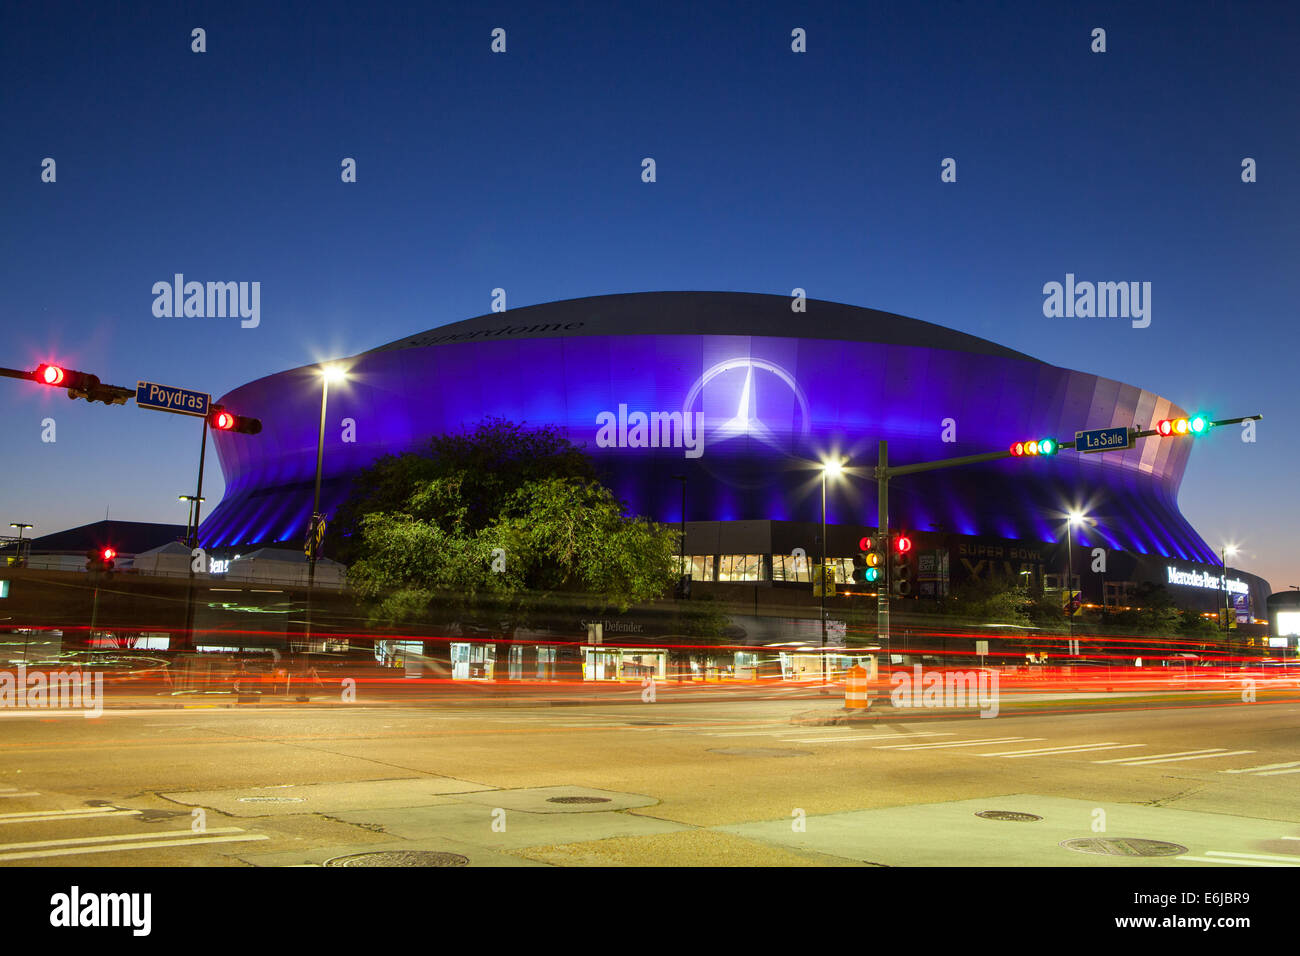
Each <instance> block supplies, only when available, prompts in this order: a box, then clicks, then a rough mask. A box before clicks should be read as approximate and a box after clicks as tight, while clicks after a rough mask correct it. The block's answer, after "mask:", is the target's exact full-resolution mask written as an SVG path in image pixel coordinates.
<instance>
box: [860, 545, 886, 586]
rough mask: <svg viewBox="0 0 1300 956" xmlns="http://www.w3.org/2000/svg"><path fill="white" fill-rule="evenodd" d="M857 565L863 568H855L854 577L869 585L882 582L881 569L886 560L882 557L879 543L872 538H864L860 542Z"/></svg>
mask: <svg viewBox="0 0 1300 956" xmlns="http://www.w3.org/2000/svg"><path fill="white" fill-rule="evenodd" d="M856 563H857V564H859V565H861V567H858V568H854V571H853V576H854V577H855V578H857V579H858V580H860V581H864V582H866V583H867V584H874V583H875V582H877V581H879V580H880V575H881V573H882V572H881V568H882V566H883V565H884V563H885V559H884V558H883V557H881V555H880V548H879V547H878V544H877V541H876V540H875V539H874V538H872V537H869V536H867V537H863V538H862V539H861V540H860V541H858V560H857V562H856Z"/></svg>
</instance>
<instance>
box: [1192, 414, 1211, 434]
mask: <svg viewBox="0 0 1300 956" xmlns="http://www.w3.org/2000/svg"><path fill="white" fill-rule="evenodd" d="M1187 427H1188V428H1189V429H1191V431H1192V432H1193V433H1194V434H1197V435H1200V434H1202V433H1204V432H1205V430H1206V429H1207V428H1209V427H1210V422H1209V419H1207V418H1206V417H1205V416H1204V415H1195V416H1193V417H1192V419H1191V421H1189V422H1188V423H1187Z"/></svg>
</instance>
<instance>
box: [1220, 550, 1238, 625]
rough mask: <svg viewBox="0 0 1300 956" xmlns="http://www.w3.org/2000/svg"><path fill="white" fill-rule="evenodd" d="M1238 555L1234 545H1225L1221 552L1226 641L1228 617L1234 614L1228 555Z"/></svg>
mask: <svg viewBox="0 0 1300 956" xmlns="http://www.w3.org/2000/svg"><path fill="white" fill-rule="evenodd" d="M1236 553H1237V547H1236V545H1232V544H1225V545H1224V546H1223V549H1222V550H1221V551H1220V552H1219V563H1220V564H1222V565H1223V639H1224V640H1225V641H1226V640H1227V639H1228V635H1229V629H1228V620H1229V618H1228V615H1230V614H1231V613H1232V603H1231V602H1232V597H1231V595H1230V594H1229V592H1228V555H1230V554H1236Z"/></svg>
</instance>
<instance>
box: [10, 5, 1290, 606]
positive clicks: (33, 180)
mask: <svg viewBox="0 0 1300 956" xmlns="http://www.w3.org/2000/svg"><path fill="white" fill-rule="evenodd" d="M123 6H124V7H127V9H115V8H114V7H116V5H112V7H110V5H108V4H86V5H85V6H71V5H65V4H57V3H54V4H26V5H23V7H22V8H21V9H20V8H18V7H17V5H13V4H11V5H9V6H8V8H7V9H6V11H5V13H4V14H3V17H2V18H0V104H2V107H3V109H2V112H0V117H2V118H3V134H2V135H0V172H2V174H3V175H2V178H0V216H2V220H0V221H2V222H3V225H4V228H3V229H2V230H0V281H2V282H3V289H4V295H3V297H2V298H0V321H2V322H3V328H4V330H5V332H6V335H5V346H4V348H3V350H0V365H4V366H8V367H13V368H34V367H35V366H36V364H37V363H39V362H41V361H58V362H60V363H63V364H66V365H68V366H70V367H72V368H78V369H84V370H86V371H91V372H94V373H96V374H98V375H100V377H101V378H103V380H104V381H106V382H111V383H113V384H118V385H127V386H131V387H134V385H135V382H136V381H137V380H138V379H144V380H150V381H156V382H162V383H165V384H169V385H183V386H188V387H192V388H197V389H201V390H204V391H209V392H211V393H212V394H213V395H214V396H217V395H220V394H222V393H223V392H226V391H227V390H229V389H231V388H234V387H235V386H237V385H240V384H242V383H244V382H247V381H250V380H252V379H254V378H258V377H260V376H263V375H268V374H271V373H274V372H277V371H281V370H283V369H286V368H289V367H293V366H297V365H301V364H304V363H306V362H311V361H316V360H320V359H325V358H331V357H336V356H343V355H349V354H353V353H355V352H359V351H362V350H364V349H367V348H370V347H373V346H375V345H379V344H382V343H384V342H387V341H390V340H393V339H397V338H400V337H402V336H405V335H408V334H410V333H413V332H416V331H421V330H424V329H428V328H432V327H435V326H438V325H442V324H445V323H447V322H452V321H456V320H458V319H462V318H467V317H470V316H474V315H480V314H482V313H485V312H487V311H489V309H490V307H491V291H492V290H493V289H494V288H497V287H502V288H504V289H505V290H506V293H507V302H508V305H509V306H510V307H512V308H518V307H520V306H524V305H531V304H535V303H540V302H547V301H552V300H556V299H565V298H575V297H580V296H587V295H598V294H604V293H616V292H638V291H654V290H730V291H747V292H771V293H777V294H781V295H789V294H790V291H791V290H792V289H793V288H795V287H800V288H804V289H806V290H807V294H808V295H809V296H810V297H812V298H818V299H829V300H834V301H839V302H845V303H850V304H853V305H860V306H868V307H872V308H877V309H883V310H887V311H892V312H898V313H901V314H904V315H910V316H915V317H916V318H920V319H925V320H927V321H931V322H936V323H939V324H941V325H945V326H949V327H951V328H955V329H959V330H962V331H965V332H970V333H972V334H975V335H979V336H982V337H984V338H987V339H990V340H992V341H994V342H998V343H1000V344H1003V345H1006V346H1009V347H1011V348H1013V349H1016V350H1019V351H1021V352H1025V353H1028V354H1030V355H1033V356H1035V357H1037V358H1040V359H1043V360H1044V361H1047V362H1051V363H1053V364H1057V365H1062V366H1066V367H1068V368H1074V369H1080V370H1083V371H1087V372H1093V373H1096V374H1099V375H1104V376H1108V377H1111V378H1115V379H1119V380H1121V381H1124V382H1128V383H1131V384H1134V385H1139V386H1141V387H1144V388H1147V389H1151V390H1152V391H1155V392H1157V393H1159V394H1161V395H1163V396H1165V397H1168V398H1170V399H1172V400H1174V401H1175V402H1177V403H1179V404H1180V405H1182V406H1183V407H1184V408H1186V409H1188V410H1202V411H1206V412H1209V413H1210V414H1211V415H1212V416H1213V417H1229V416H1238V415H1244V414H1249V413H1255V412H1262V413H1263V415H1264V421H1263V422H1261V423H1260V424H1259V426H1258V429H1257V432H1256V437H1257V441H1256V442H1255V443H1253V444H1250V443H1244V442H1242V441H1241V440H1240V434H1239V430H1238V429H1237V428H1235V427H1233V428H1226V429H1222V430H1220V431H1219V432H1218V433H1215V434H1212V435H1211V436H1209V437H1208V438H1205V439H1201V440H1198V444H1197V448H1196V450H1195V452H1194V453H1193V455H1192V458H1191V462H1190V464H1189V466H1188V471H1187V476H1186V478H1185V480H1184V482H1183V486H1182V491H1181V494H1180V504H1181V507H1182V510H1183V512H1184V513H1185V514H1186V515H1187V516H1188V518H1189V519H1190V520H1191V521H1192V523H1193V524H1194V525H1195V526H1196V527H1197V529H1198V530H1200V532H1201V533H1202V534H1203V535H1204V537H1205V538H1206V540H1207V542H1209V543H1210V544H1211V546H1213V547H1216V548H1218V547H1219V546H1220V545H1222V544H1223V543H1224V542H1232V543H1236V544H1238V545H1239V546H1240V547H1241V549H1242V550H1241V553H1240V554H1239V556H1238V558H1237V560H1236V562H1235V564H1236V565H1237V566H1239V567H1241V568H1242V569H1244V570H1247V571H1251V572H1254V573H1257V574H1260V575H1262V576H1263V577H1265V578H1266V579H1268V580H1269V581H1270V582H1271V584H1272V585H1273V587H1274V588H1275V589H1277V590H1285V589H1286V588H1287V586H1288V585H1290V584H1300V559H1298V558H1297V557H1296V551H1295V548H1294V546H1293V542H1294V540H1295V537H1296V532H1297V525H1298V523H1300V522H1298V521H1297V511H1298V509H1297V506H1296V505H1295V500H1296V483H1297V476H1298V475H1300V448H1298V447H1297V440H1298V438H1300V436H1297V429H1296V427H1295V422H1296V419H1297V416H1300V397H1298V396H1300V388H1297V384H1296V368H1297V358H1298V352H1297V342H1298V341H1300V333H1297V331H1296V328H1295V323H1296V320H1297V316H1296V310H1295V305H1294V304H1295V303H1296V302H1297V301H1300V268H1297V255H1296V254H1297V251H1298V243H1297V230H1298V228H1300V227H1298V226H1297V223H1300V169H1298V168H1297V157H1298V156H1300V149H1298V148H1297V147H1298V146H1300V143H1298V142H1297V140H1298V139H1300V123H1298V122H1297V118H1298V117H1300V67H1298V66H1297V61H1298V60H1300V57H1298V56H1297V50H1296V47H1295V38H1296V37H1297V36H1300V7H1297V6H1296V5H1294V4H1283V3H1268V4H1257V5H1253V6H1252V5H1246V4H1233V5H1231V6H1229V5H1227V4H1161V5H1144V6H1145V7H1146V8H1145V9H1143V10H1136V9H1132V8H1133V7H1134V6H1136V5H1134V4H1130V3H1110V4H1069V5H1060V10H1059V11H1054V10H1047V9H1043V7H1044V6H1056V5H1043V4H1038V3H1023V4H1016V5H1011V4H992V3H990V4H983V3H981V4H973V3H952V4H930V5H925V6H924V8H923V9H912V7H913V5H911V4H897V5H889V6H888V9H886V8H885V5H878V4H877V5H865V4H851V3H846V4H843V5H840V6H836V5H826V4H774V3H762V2H746V3H743V4H742V3H737V4H725V5H724V4H716V3H714V4H706V5H704V7H705V8H704V9H702V8H701V5H699V4H695V3H682V4H672V3H656V4H653V5H640V4H638V5H632V6H630V7H629V8H628V9H626V10H623V9H619V8H618V7H617V5H613V4H611V5H605V4H590V5H586V6H576V5H575V6H570V7H560V6H555V7H547V8H542V7H539V6H537V5H517V8H516V6H515V5H510V4H502V5H494V6H491V7H490V8H484V9H482V10H481V11H472V12H467V11H459V10H449V9H441V8H439V7H437V6H436V5H423V4H420V5H413V6H414V7H416V9H411V10H403V9H390V8H388V7H386V6H385V5H382V4H376V3H367V4H341V3H334V2H312V3H301V4H276V5H273V6H274V9H265V8H264V7H266V6H271V5H263V4H247V5H244V4H232V3H225V2H223V3H214V4H184V3H182V4H176V5H169V6H171V7H172V9H167V8H164V7H163V6H161V5H154V6H153V7H152V8H144V7H143V5H142V6H141V8H139V9H129V7H130V5H123ZM917 6H919V5H917ZM607 7H608V9H607ZM195 27H201V28H203V29H204V30H206V46H207V50H206V52H204V53H194V52H192V51H191V43H192V39H191V31H192V30H193V29H194V28H195ZM496 27H501V28H503V29H505V31H506V52H505V53H504V54H494V53H492V51H491V49H490V46H491V42H492V37H491V33H492V30H493V29H494V28H496ZM1097 27H1101V28H1104V29H1105V31H1106V47H1107V49H1106V52H1105V53H1093V52H1091V46H1092V44H1093V39H1092V31H1093V29H1094V28H1097ZM795 28H802V29H804V30H805V31H806V35H807V52H806V53H794V52H792V51H791V42H792V39H791V31H792V30H794V29H795ZM46 157H50V158H53V159H54V160H55V163H56V177H57V178H56V181H55V182H53V183H49V182H42V160H44V159H45V158H46ZM345 157H352V158H355V160H356V162H357V182H355V183H343V182H342V181H341V178H340V169H341V167H340V164H341V162H342V161H343V159H344V158H345ZM644 157H653V158H654V159H655V161H656V164H657V182H655V183H652V184H647V183H643V182H642V181H641V160H642V159H643V158H644ZM945 157H952V158H954V159H955V160H956V164H957V166H956V171H957V181H956V182H955V183H944V182H941V181H940V172H941V168H940V164H941V161H942V160H943V159H944V158H945ZM1246 157H1250V158H1253V159H1254V160H1255V161H1256V163H1257V173H1256V175H1257V181H1256V182H1253V183H1245V182H1243V181H1242V160H1243V159H1244V158H1246ZM175 273H183V274H184V275H185V276H186V278H187V279H193V280H199V281H258V282H260V283H261V322H260V325H259V326H258V327H257V328H247V329H246V328H241V327H240V321H239V319H238V318H176V317H172V318H159V317H156V316H155V315H154V313H153V304H154V295H153V293H152V292H151V289H152V287H153V285H154V283H156V282H159V281H171V279H172V277H173V275H174V274H175ZM1066 273H1074V274H1075V275H1076V277H1077V278H1078V279H1079V280H1080V281H1082V280H1089V281H1126V282H1128V281H1138V282H1150V283H1151V287H1152V300H1151V323H1150V325H1149V327H1147V328H1134V327H1133V326H1132V323H1131V322H1130V321H1129V320H1128V319H1117V318H1048V317H1045V316H1044V314H1043V301H1044V295H1043V291H1042V290H1043V285H1044V284H1045V283H1047V282H1052V281H1056V282H1063V281H1064V280H1065V276H1066ZM796 332H797V329H795V328H792V333H796ZM0 391H2V392H3V402H4V405H3V407H4V409H5V412H6V414H5V415H4V416H3V419H0V442H2V443H3V448H4V449H5V451H6V452H7V454H6V455H5V456H4V463H5V466H4V468H3V469H0V505H2V506H3V508H2V509H0V519H2V520H0V524H3V525H6V526H7V524H8V522H9V521H27V522H31V523H33V524H35V525H36V528H35V529H34V531H35V533H36V534H42V533H49V532H53V531H56V530H60V529H63V528H66V527H70V526H74V525H77V524H81V523H85V522H89V521H94V520H98V519H101V518H103V517H104V513H105V510H106V509H108V510H109V511H110V513H111V516H112V517H114V518H118V519H124V520H153V521H167V522H174V523H183V522H184V519H185V507H184V506H183V505H182V504H181V503H179V502H177V500H176V496H177V495H178V494H182V493H192V491H193V486H194V479H195V471H196V466H197V454H198V445H199V424H198V420H197V419H190V418H183V417H181V416H175V415H167V414H162V413H157V412H151V411H145V410H142V409H139V408H137V407H136V406H135V405H134V403H131V404H128V405H127V406H125V407H117V406H114V407H111V408H105V407H104V406H103V405H94V406H90V405H87V404H86V403H85V402H71V401H69V400H68V399H67V398H66V397H65V396H64V394H63V393H62V392H59V391H55V390H51V389H44V388H41V387H38V386H36V385H33V384H27V383H23V382H18V381H11V380H4V379H0ZM47 417H53V418H54V419H55V421H56V427H57V440H56V441H55V442H53V443H48V442H43V441H42V440H41V435H42V426H41V421H42V419H44V418H47ZM215 465H216V463H215V460H213V459H211V458H210V460H209V471H208V476H207V485H206V487H205V489H204V492H205V495H206V496H207V498H208V502H209V505H211V504H215V502H216V501H217V500H218V498H219V497H220V492H221V487H222V484H221V480H220V472H219V469H218V468H217V467H216V466H215ZM4 530H7V528H5V529H4Z"/></svg>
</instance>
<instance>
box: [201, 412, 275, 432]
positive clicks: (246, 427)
mask: <svg viewBox="0 0 1300 956" xmlns="http://www.w3.org/2000/svg"><path fill="white" fill-rule="evenodd" d="M208 424H209V425H211V426H212V427H213V428H215V429H217V431H223V432H240V433H242V434H245V435H256V434H257V433H258V432H260V431H261V430H262V421H261V419H258V418H247V417H245V416H243V415H236V414H235V413H234V412H228V411H226V410H225V409H224V408H221V407H219V406H216V407H214V408H213V409H212V412H211V414H209V415H208Z"/></svg>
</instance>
